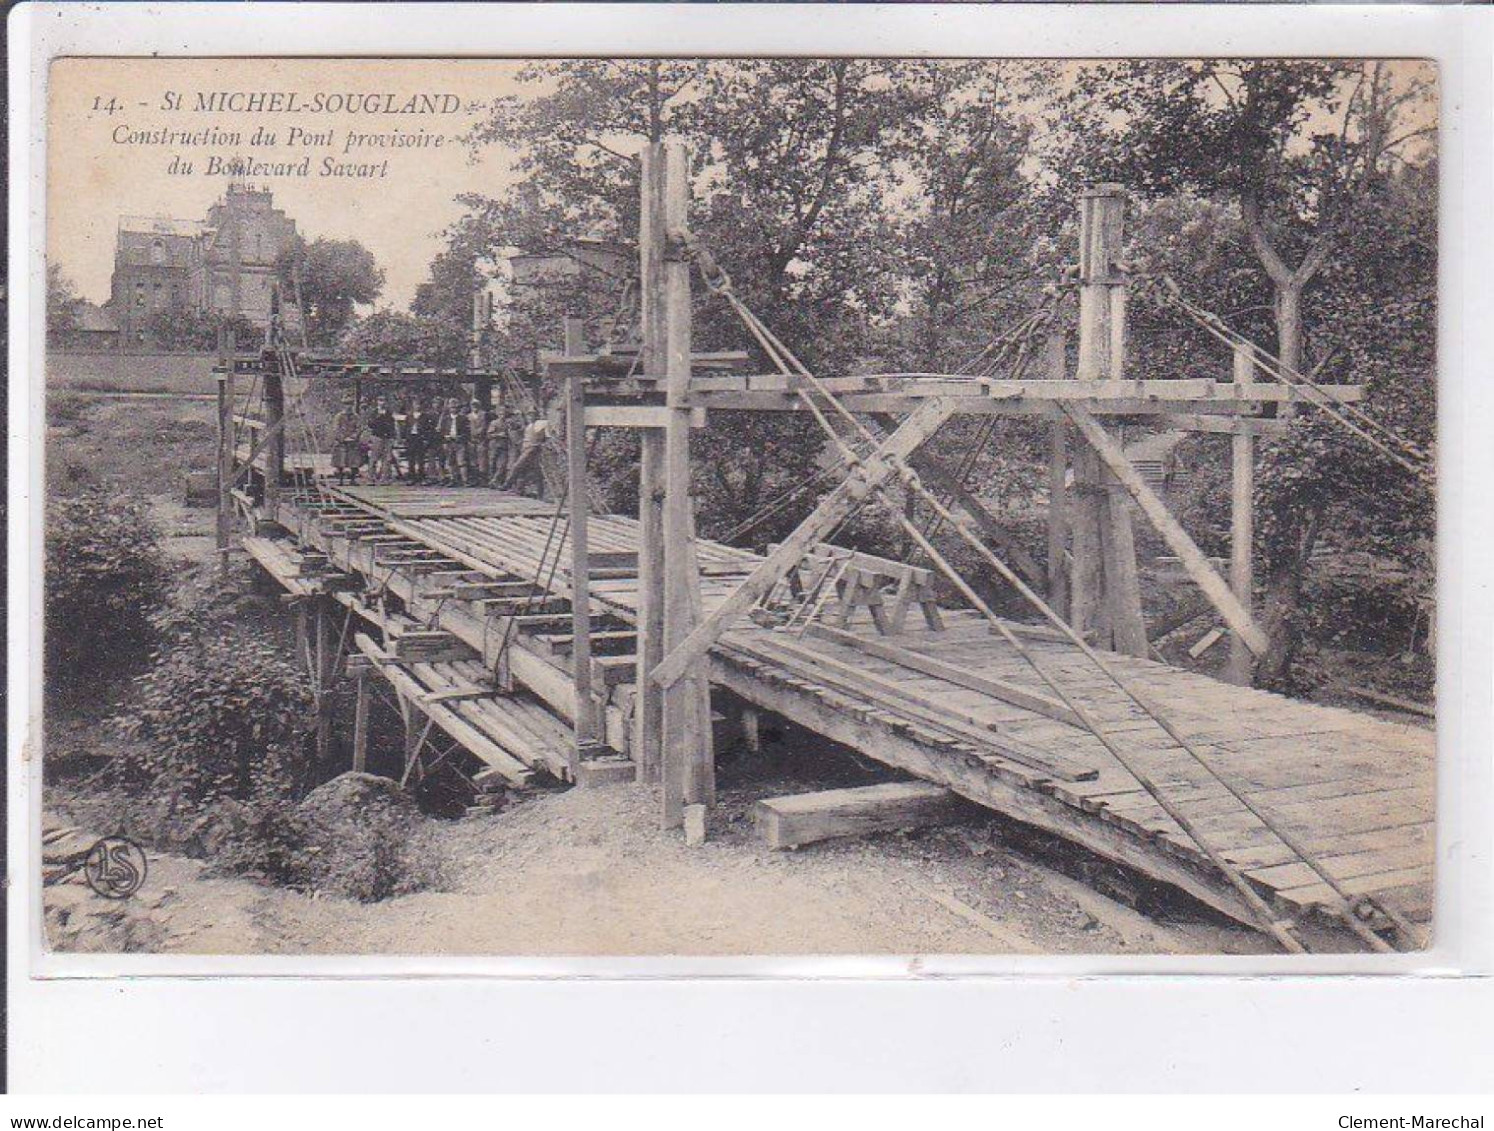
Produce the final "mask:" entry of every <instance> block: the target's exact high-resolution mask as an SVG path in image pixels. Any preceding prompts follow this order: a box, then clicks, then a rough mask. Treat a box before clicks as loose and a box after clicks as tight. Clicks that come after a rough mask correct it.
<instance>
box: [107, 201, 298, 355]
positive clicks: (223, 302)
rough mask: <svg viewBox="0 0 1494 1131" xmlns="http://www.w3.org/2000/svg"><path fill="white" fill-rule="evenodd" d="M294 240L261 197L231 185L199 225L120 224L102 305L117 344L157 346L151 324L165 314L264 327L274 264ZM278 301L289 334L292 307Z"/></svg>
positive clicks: (134, 220) (290, 227)
mask: <svg viewBox="0 0 1494 1131" xmlns="http://www.w3.org/2000/svg"><path fill="white" fill-rule="evenodd" d="M295 237H296V222H295V221H294V220H292V219H291V218H290V217H289V216H287V215H286V214H285V212H284V211H283V210H282V209H279V208H276V207H275V202H274V197H273V195H272V194H271V193H270V191H269V190H268V189H262V188H251V187H249V186H247V185H240V184H230V185H229V186H228V191H227V192H226V193H225V194H224V196H223V197H222V199H220V200H219V201H218V202H217V203H216V204H214V205H213V206H212V207H211V208H209V209H208V214H207V217H206V219H204V220H201V221H197V220H176V219H168V218H164V217H134V216H126V217H122V218H121V219H120V222H119V231H118V235H117V238H116V242H115V248H114V275H113V279H112V282H111V285H110V295H109V304H108V305H109V310H110V313H111V315H112V316H113V319H114V321H115V323H116V324H117V325H118V327H119V336H120V341H121V344H122V345H123V346H124V347H125V348H135V349H139V348H142V347H149V346H151V345H155V344H158V343H155V342H153V341H152V340H151V320H152V317H153V316H154V315H156V314H157V313H159V312H162V311H166V310H170V309H176V310H180V311H182V312H184V313H191V314H198V315H205V314H215V315H221V316H224V317H226V318H235V317H237V318H239V319H242V320H245V321H247V322H250V323H252V324H254V325H256V326H266V325H268V324H269V320H270V297H271V291H272V289H273V288H274V286H275V260H276V259H277V258H278V257H279V255H280V253H281V252H282V251H283V250H284V249H285V248H286V247H288V246H289V245H290V244H291V242H292V241H293V240H294V239H295ZM281 300H282V310H283V311H284V313H285V316H286V320H287V323H288V324H289V325H290V326H291V327H292V328H294V327H295V326H296V325H298V324H299V317H298V311H297V310H296V309H295V305H294V302H293V301H292V298H291V296H289V295H282V296H281Z"/></svg>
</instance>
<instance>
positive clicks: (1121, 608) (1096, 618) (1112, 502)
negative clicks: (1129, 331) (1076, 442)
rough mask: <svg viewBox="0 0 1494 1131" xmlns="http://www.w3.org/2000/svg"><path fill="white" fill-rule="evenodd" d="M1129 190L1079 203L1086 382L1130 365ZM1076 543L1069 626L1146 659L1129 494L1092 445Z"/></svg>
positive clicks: (1106, 189) (1114, 189) (1086, 456)
mask: <svg viewBox="0 0 1494 1131" xmlns="http://www.w3.org/2000/svg"><path fill="white" fill-rule="evenodd" d="M1125 210H1126V197H1125V191H1124V190H1123V189H1122V188H1121V187H1120V186H1119V185H1098V186H1096V187H1094V188H1091V189H1086V190H1085V192H1084V194H1083V196H1082V197H1081V201H1080V235H1079V362H1078V372H1077V375H1078V377H1079V379H1080V380H1082V381H1102V380H1111V381H1120V380H1124V379H1125V364H1126V293H1125V292H1126V282H1125V279H1124V277H1123V276H1122V274H1121V271H1120V267H1119V263H1120V259H1121V253H1122V249H1123V246H1124V240H1125V227H1124V225H1125ZM1074 488H1075V493H1076V494H1077V496H1078V498H1077V499H1076V501H1075V505H1074V508H1073V523H1074V544H1073V558H1074V561H1073V572H1072V580H1071V590H1070V595H1069V600H1070V616H1069V620H1070V622H1071V623H1072V624H1073V626H1074V627H1075V629H1077V630H1078V631H1079V632H1080V633H1081V634H1083V633H1088V632H1092V631H1093V632H1097V633H1098V638H1099V642H1100V644H1102V645H1103V646H1105V647H1111V648H1114V649H1116V650H1117V651H1120V652H1124V653H1127V654H1129V655H1132V656H1145V655H1146V654H1147V641H1146V622H1145V620H1144V619H1143V617H1142V611H1141V588H1140V584H1139V582H1138V579H1137V573H1136V544H1135V538H1134V535H1133V533H1132V530H1131V513H1130V511H1129V510H1128V509H1127V505H1126V498H1125V493H1124V491H1123V490H1122V489H1121V487H1120V485H1119V484H1118V483H1116V482H1115V480H1114V478H1113V477H1111V476H1108V475H1106V473H1105V470H1104V468H1103V466H1102V465H1101V463H1100V460H1099V457H1098V456H1097V454H1096V453H1095V452H1094V451H1093V450H1091V449H1090V448H1089V447H1088V446H1087V445H1086V446H1085V447H1083V448H1081V449H1080V450H1078V451H1076V452H1075V454H1074Z"/></svg>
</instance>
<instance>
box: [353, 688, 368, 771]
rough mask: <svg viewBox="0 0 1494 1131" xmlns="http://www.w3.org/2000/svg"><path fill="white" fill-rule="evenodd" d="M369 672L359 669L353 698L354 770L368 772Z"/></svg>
mask: <svg viewBox="0 0 1494 1131" xmlns="http://www.w3.org/2000/svg"><path fill="white" fill-rule="evenodd" d="M369 699H370V696H369V693H368V673H367V671H365V670H364V669H363V668H359V669H358V678H357V698H356V699H354V700H353V772H354V773H358V774H362V773H367V772H368V705H369Z"/></svg>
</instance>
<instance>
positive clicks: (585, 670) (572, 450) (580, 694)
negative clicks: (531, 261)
mask: <svg viewBox="0 0 1494 1131" xmlns="http://www.w3.org/2000/svg"><path fill="white" fill-rule="evenodd" d="M582 330H583V327H582V322H581V320H580V319H579V318H567V319H566V320H565V352H566V355H567V356H568V357H574V356H577V355H579V354H582V353H584V352H585V351H586V343H585V341H584V340H583V333H582ZM566 389H567V392H568V393H569V397H568V400H567V404H566V413H565V435H566V483H567V487H566V491H567V493H568V494H569V496H570V503H569V507H570V518H571V668H572V674H571V683H572V686H573V687H574V688H575V692H576V729H575V737H576V741H575V745H574V747H573V749H572V751H571V772H572V774H573V775H574V774H575V771H576V767H577V766H579V765H580V763H581V756H582V753H583V752H590V751H591V749H592V748H593V747H594V746H595V745H596V741H597V728H596V711H595V704H594V703H593V702H592V697H591V557H590V550H589V547H588V545H587V511H588V510H589V509H590V500H589V499H588V498H587V490H586V386H585V382H584V380H583V379H582V376H581V374H580V372H579V371H572V372H571V373H570V375H569V376H568V377H567V379H566Z"/></svg>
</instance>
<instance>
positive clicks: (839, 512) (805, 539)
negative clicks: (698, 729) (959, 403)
mask: <svg viewBox="0 0 1494 1131" xmlns="http://www.w3.org/2000/svg"><path fill="white" fill-rule="evenodd" d="M953 411H954V408H953V406H952V405H951V404H950V403H949V401H948V400H945V399H943V398H938V397H936V398H934V399H932V400H928V401H924V402H923V404H921V405H920V406H919V408H918V410H917V411H915V412H914V413H912V414H911V415H910V416H909V417H908V418H907V419H906V420H904V421H903V423H902V424H901V425H899V426H898V429H897V431H896V432H894V433H893V434H892V435H891V436H889V437H888V438H887V439H886V440H884V441H883V442H882V444H881V446H880V447H879V448H878V449H877V451H876V452H875V453H874V454H872V455H870V456H868V457H867V458H866V459H865V460H864V461H862V464H861V466H860V467H859V468H857V469H856V470H854V471H853V472H852V473H851V475H850V476H849V477H848V478H846V479H845V480H844V481H843V482H842V483H840V484H839V485H838V486H837V487H836V488H835V489H834V490H833V491H831V492H830V493H829V494H827V495H826V496H825V497H824V498H823V499H821V500H820V502H819V504H818V505H817V506H816V507H815V509H814V510H813V511H811V512H810V513H809V516H808V517H807V518H805V519H804V521H803V522H801V523H800V524H799V525H798V526H797V527H796V528H795V529H794V531H793V533H791V534H790V535H789V536H788V537H787V538H785V539H784V540H783V541H782V542H781V543H779V545H778V548H777V549H775V550H774V551H773V552H772V553H770V554H769V555H768V556H767V557H766V558H764V559H763V561H762V562H761V563H760V564H759V565H758V566H757V568H756V569H754V570H753V571H752V573H751V574H749V575H748V576H747V578H746V579H745V580H744V581H743V582H742V583H741V584H740V585H739V586H737V588H736V589H734V590H733V591H732V593H731V595H730V596H729V597H727V598H726V600H725V601H723V602H721V604H719V605H718V606H716V609H715V611H714V612H712V613H711V615H710V616H709V617H707V618H706V619H705V621H703V622H702V623H701V624H700V626H699V627H698V628H696V629H695V631H694V632H692V633H691V634H690V635H689V636H688V637H687V638H686V639H685V640H683V641H681V642H680V643H679V644H677V645H675V646H674V647H673V648H671V649H670V652H669V654H668V655H667V656H666V657H665V658H664V659H663V660H662V661H660V663H659V664H658V665H657V666H656V667H655V668H654V669H653V671H652V673H651V675H650V677H649V678H650V679H651V680H652V681H653V682H655V683H657V684H658V685H659V686H661V687H669V686H671V685H672V684H673V683H674V682H675V681H676V680H678V679H679V678H680V677H681V676H682V675H683V674H684V672H685V669H686V668H687V667H688V666H689V665H690V664H691V663H692V662H694V661H695V660H697V659H699V658H700V657H701V656H703V655H705V653H706V651H707V650H708V649H709V648H710V647H711V645H712V644H714V643H715V642H716V641H717V640H718V639H719V638H720V636H721V634H722V633H723V632H725V631H726V630H727V629H728V628H730V627H731V625H732V622H734V621H735V620H736V619H737V618H738V617H739V616H741V615H742V614H743V613H745V612H746V611H747V610H748V609H749V608H751V607H752V606H753V605H755V604H756V603H757V602H758V601H759V600H760V599H761V598H762V597H763V595H764V594H766V593H767V592H768V591H769V590H770V589H772V588H773V586H775V585H777V584H778V582H779V581H781V580H782V579H783V578H784V576H785V575H786V574H787V573H788V572H789V570H791V569H793V568H794V567H795V566H796V565H797V564H798V563H799V562H800V561H801V560H803V558H804V556H805V555H806V554H807V553H809V551H810V550H811V549H812V548H813V547H814V546H815V545H816V544H817V543H818V542H820V541H821V540H823V539H824V537H825V536H826V535H827V534H829V533H830V531H831V530H833V529H834V528H835V527H836V526H838V525H839V524H840V522H841V520H842V519H843V518H845V517H846V516H847V515H848V514H850V513H851V512H852V511H853V510H854V509H855V508H856V507H857V506H859V505H860V503H861V501H862V500H863V499H865V498H866V497H867V495H869V494H870V493H871V492H872V491H873V490H874V489H875V488H877V487H879V486H881V484H883V483H884V482H886V481H887V480H888V479H889V478H891V477H892V476H893V475H894V474H895V472H896V468H895V460H893V459H889V458H887V457H889V456H892V457H896V458H897V459H906V458H907V457H908V456H910V455H912V453H913V452H915V451H917V450H918V449H919V448H920V447H922V446H923V444H924V443H925V442H926V441H927V440H928V439H929V438H930V437H932V436H933V435H934V433H935V432H937V431H938V430H939V428H940V426H942V425H943V424H944V422H945V421H946V420H948V419H949V418H950V415H951V414H952V413H953Z"/></svg>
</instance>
